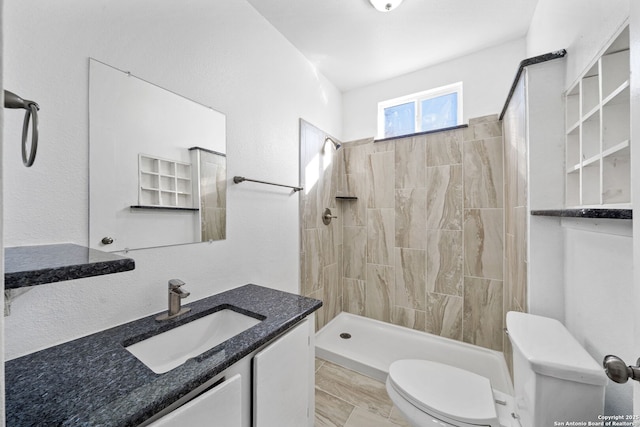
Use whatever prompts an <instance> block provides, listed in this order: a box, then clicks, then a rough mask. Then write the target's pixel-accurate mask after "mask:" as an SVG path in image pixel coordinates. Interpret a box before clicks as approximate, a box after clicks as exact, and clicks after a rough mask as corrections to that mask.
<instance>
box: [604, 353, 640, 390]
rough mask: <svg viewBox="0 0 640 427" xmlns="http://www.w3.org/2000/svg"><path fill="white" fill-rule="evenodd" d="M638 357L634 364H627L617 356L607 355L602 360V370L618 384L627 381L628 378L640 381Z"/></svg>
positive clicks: (639, 361)
mask: <svg viewBox="0 0 640 427" xmlns="http://www.w3.org/2000/svg"><path fill="white" fill-rule="evenodd" d="M639 365H640V359H638V361H637V362H636V365H635V366H627V364H626V363H624V361H623V360H622V359H620V358H619V357H618V356H614V355H611V354H609V355H607V356H605V357H604V360H603V361H602V366H604V372H605V373H606V374H607V376H608V377H609V378H610V379H611V380H612V381H615V382H617V383H620V384H624V383H626V382H627V380H628V379H629V378H631V379H632V380H636V381H640V366H639Z"/></svg>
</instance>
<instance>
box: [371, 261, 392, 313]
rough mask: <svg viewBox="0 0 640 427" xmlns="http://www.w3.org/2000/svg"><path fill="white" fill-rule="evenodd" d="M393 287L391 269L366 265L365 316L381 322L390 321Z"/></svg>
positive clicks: (383, 266)
mask: <svg viewBox="0 0 640 427" xmlns="http://www.w3.org/2000/svg"><path fill="white" fill-rule="evenodd" d="M393 286H394V277H393V267H388V266H385V265H375V264H367V287H366V290H365V298H366V302H367V304H366V305H365V310H364V312H365V316H367V317H370V318H372V319H376V320H381V321H383V322H390V321H391V307H392V306H393V294H392V292H393Z"/></svg>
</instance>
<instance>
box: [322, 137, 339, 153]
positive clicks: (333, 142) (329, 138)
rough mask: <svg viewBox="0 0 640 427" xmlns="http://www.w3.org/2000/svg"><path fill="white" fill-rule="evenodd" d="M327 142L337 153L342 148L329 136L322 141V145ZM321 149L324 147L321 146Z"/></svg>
mask: <svg viewBox="0 0 640 427" xmlns="http://www.w3.org/2000/svg"><path fill="white" fill-rule="evenodd" d="M327 141H329V142H331V143H332V144H333V148H335V149H336V151H337V150H338V149H339V148H340V147H342V144H340V143H339V142H336V141H334V140H333V139H332V138H331V137H330V136H328V137H326V138H325V139H324V144H325V145H326V144H327ZM323 148H324V146H323Z"/></svg>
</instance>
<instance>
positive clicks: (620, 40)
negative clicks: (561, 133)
mask: <svg viewBox="0 0 640 427" xmlns="http://www.w3.org/2000/svg"><path fill="white" fill-rule="evenodd" d="M629 74H630V66H629V28H628V27H626V28H625V29H624V30H622V31H621V32H620V34H618V36H617V37H616V38H615V39H614V40H613V42H612V43H611V44H610V45H609V46H608V47H607V48H606V49H605V50H604V52H603V54H602V55H601V56H600V57H599V58H598V59H597V61H596V62H595V63H594V64H593V65H592V66H591V67H590V68H589V69H588V70H587V71H586V72H585V73H584V75H583V76H582V77H581V78H580V79H579V80H578V81H577V82H576V83H575V84H574V85H573V86H572V87H571V88H569V90H568V91H567V92H566V96H565V108H566V200H565V203H566V206H567V207H583V206H591V207H620V208H625V207H629V206H630V203H631V179H630V177H631V167H630V165H631V162H630V154H631V138H630V103H629V100H630V89H629Z"/></svg>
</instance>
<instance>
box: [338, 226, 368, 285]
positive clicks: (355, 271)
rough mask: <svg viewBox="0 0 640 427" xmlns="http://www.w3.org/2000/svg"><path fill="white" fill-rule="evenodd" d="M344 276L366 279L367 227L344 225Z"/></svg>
mask: <svg viewBox="0 0 640 427" xmlns="http://www.w3.org/2000/svg"><path fill="white" fill-rule="evenodd" d="M343 235H344V241H345V242H347V244H346V245H344V247H343V256H344V277H347V278H349V279H358V280H365V278H366V277H367V276H366V274H367V273H366V271H367V264H366V259H367V228H366V227H344V230H343Z"/></svg>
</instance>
